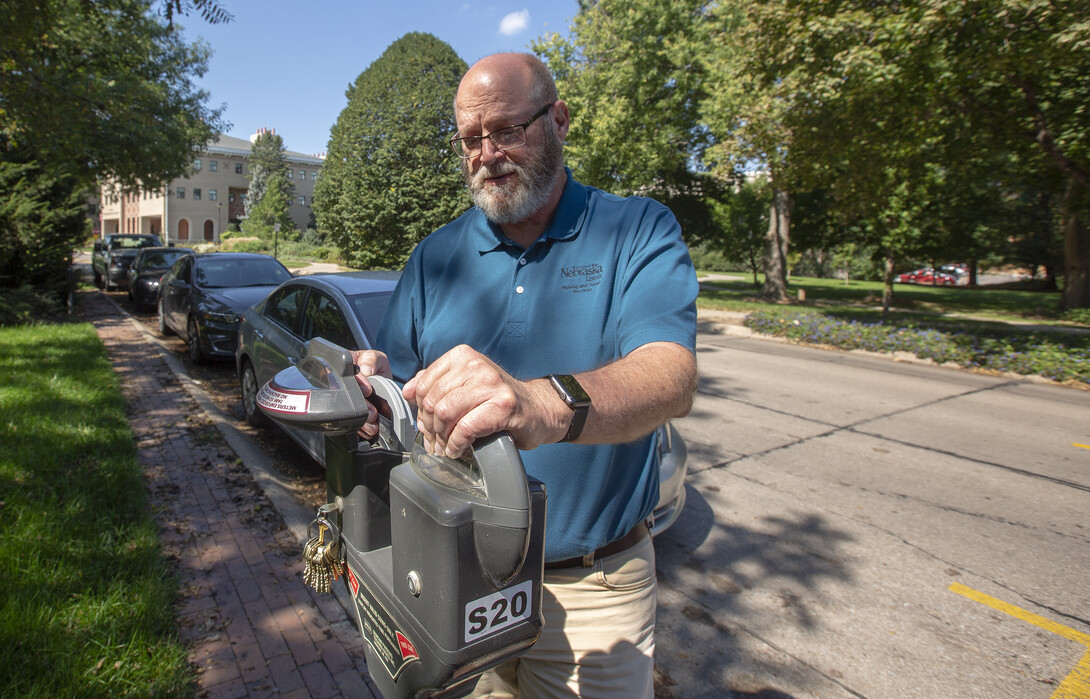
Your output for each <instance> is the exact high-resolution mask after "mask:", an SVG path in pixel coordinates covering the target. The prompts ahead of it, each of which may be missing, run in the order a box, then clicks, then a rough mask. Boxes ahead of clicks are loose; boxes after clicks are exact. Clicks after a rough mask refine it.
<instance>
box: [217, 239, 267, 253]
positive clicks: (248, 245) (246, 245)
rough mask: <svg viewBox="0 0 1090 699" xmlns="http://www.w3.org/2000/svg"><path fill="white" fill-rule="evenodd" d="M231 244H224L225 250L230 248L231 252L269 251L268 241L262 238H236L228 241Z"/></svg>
mask: <svg viewBox="0 0 1090 699" xmlns="http://www.w3.org/2000/svg"><path fill="white" fill-rule="evenodd" d="M227 242H228V243H229V244H224V245H223V247H222V249H223V250H224V251H228V250H230V251H231V252H268V251H269V243H268V241H265V240H261V239H260V238H235V239H233V240H230V241H227Z"/></svg>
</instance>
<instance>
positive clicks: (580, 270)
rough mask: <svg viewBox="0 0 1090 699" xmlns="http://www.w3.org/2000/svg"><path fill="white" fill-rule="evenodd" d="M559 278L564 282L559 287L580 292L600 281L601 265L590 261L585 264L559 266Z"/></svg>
mask: <svg viewBox="0 0 1090 699" xmlns="http://www.w3.org/2000/svg"><path fill="white" fill-rule="evenodd" d="M560 278H561V279H562V280H564V281H565V282H566V283H565V284H563V285H561V287H560V288H562V289H563V290H564V291H570V292H572V293H573V294H581V293H583V292H586V291H590V290H591V289H592V288H594V287H596V286H598V285H599V284H601V283H602V265H599V264H595V263H593V262H592V263H591V264H587V265H572V266H570V267H561V268H560Z"/></svg>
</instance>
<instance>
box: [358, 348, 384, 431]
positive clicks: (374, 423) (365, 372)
mask: <svg viewBox="0 0 1090 699" xmlns="http://www.w3.org/2000/svg"><path fill="white" fill-rule="evenodd" d="M352 362H353V363H354V364H355V365H356V366H358V367H359V369H360V370H359V373H357V374H356V382H357V383H358V384H359V385H360V387H361V388H362V389H363V397H364V398H370V397H371V396H373V395H374V394H375V389H374V387H372V386H371V382H370V381H368V380H367V377H368V376H375V375H376V374H377V375H379V376H384V377H386V378H388V379H392V378H393V376H394V375H393V372H392V371H391V370H390V359H389V358H388V357H387V356H386V355H385V354H384V353H382V352H379V351H378V350H354V351H353V352H352ZM359 435H360V436H361V437H363V438H364V439H367V440H371V439H374V438H375V437H376V436H378V408H377V407H376V406H375V404H374V403H373V402H371V401H370V400H369V401H368V402H367V421H366V422H365V423H363V427H361V428H360V429H359Z"/></svg>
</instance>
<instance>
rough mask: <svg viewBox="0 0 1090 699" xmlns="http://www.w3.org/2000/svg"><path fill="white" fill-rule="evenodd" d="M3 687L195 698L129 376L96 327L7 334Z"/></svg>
mask: <svg viewBox="0 0 1090 699" xmlns="http://www.w3.org/2000/svg"><path fill="white" fill-rule="evenodd" d="M0 425H2V428H0V429H2V432H3V435H4V437H3V440H0V570H2V574H0V648H3V649H4V650H3V652H2V653H0V686H2V687H3V688H4V694H5V695H6V696H20V697H50V698H52V697H104V698H105V697H188V696H192V695H193V693H194V691H195V689H194V688H195V684H194V680H193V675H192V671H191V670H190V668H189V666H188V665H187V662H186V650H185V648H184V647H183V646H182V645H181V644H180V643H179V642H178V640H177V634H176V626H175V612H174V601H175V596H176V594H177V583H176V580H175V579H174V578H173V577H172V575H171V572H170V568H169V566H168V564H167V562H166V561H165V560H164V559H163V557H162V556H161V554H160V550H159V542H158V531H157V528H156V525H155V523H154V521H153V519H152V517H151V514H150V513H149V512H148V509H147V502H146V499H145V491H144V483H143V480H142V475H141V471H140V466H139V462H138V460H137V456H136V448H135V445H134V442H133V436H132V432H131V431H130V429H129V423H128V418H127V415H126V413H125V403H124V400H123V398H122V396H121V393H120V390H119V387H118V384H117V379H116V377H115V374H114V372H113V369H112V367H111V364H110V361H109V358H108V357H107V355H106V351H105V348H104V347H103V345H102V343H101V342H100V340H99V338H98V336H97V335H96V333H95V331H94V328H93V327H92V326H90V325H87V324H58V325H25V326H18V327H0Z"/></svg>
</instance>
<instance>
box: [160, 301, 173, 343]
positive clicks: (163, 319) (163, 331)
mask: <svg viewBox="0 0 1090 699" xmlns="http://www.w3.org/2000/svg"><path fill="white" fill-rule="evenodd" d="M159 334H160V335H162V336H163V337H166V336H168V335H173V334H174V333H173V332H171V330H170V327H169V326H168V325H167V316H166V314H165V313H164V312H163V299H159Z"/></svg>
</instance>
